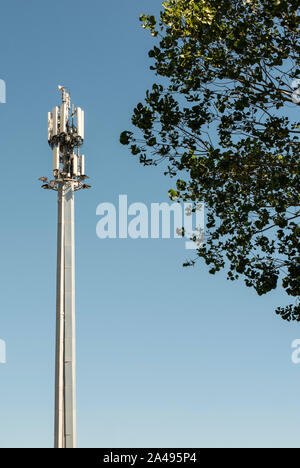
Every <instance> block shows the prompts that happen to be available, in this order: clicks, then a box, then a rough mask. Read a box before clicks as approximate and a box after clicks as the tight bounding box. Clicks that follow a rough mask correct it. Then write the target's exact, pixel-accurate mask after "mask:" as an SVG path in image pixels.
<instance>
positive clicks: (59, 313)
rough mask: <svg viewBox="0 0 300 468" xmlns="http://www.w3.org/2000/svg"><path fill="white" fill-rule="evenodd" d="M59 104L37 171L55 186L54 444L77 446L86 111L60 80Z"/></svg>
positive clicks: (49, 185)
mask: <svg viewBox="0 0 300 468" xmlns="http://www.w3.org/2000/svg"><path fill="white" fill-rule="evenodd" d="M58 89H59V90H60V91H61V92H62V104H61V106H60V107H54V108H53V111H52V112H48V143H49V145H50V146H51V148H52V150H53V176H54V179H53V180H50V181H48V178H46V177H41V178H40V180H41V181H42V182H44V184H43V185H42V188H43V189H46V190H55V191H57V192H58V230H57V293H56V356H55V422H54V447H55V448H75V447H76V354H75V242H74V193H75V192H76V191H77V190H80V189H85V188H90V186H89V185H87V184H85V183H84V180H85V179H86V178H87V176H86V174H85V163H84V155H80V146H81V145H82V144H83V140H84V113H83V111H82V109H80V108H79V107H78V108H77V109H75V108H74V106H72V107H71V99H70V95H69V93H68V92H67V91H66V90H65V88H64V87H63V86H59V87H58Z"/></svg>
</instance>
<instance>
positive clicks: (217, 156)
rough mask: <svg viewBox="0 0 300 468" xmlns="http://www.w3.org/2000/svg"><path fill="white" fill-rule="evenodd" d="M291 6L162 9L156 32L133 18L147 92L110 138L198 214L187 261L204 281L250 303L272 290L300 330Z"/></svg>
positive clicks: (180, 1)
mask: <svg viewBox="0 0 300 468" xmlns="http://www.w3.org/2000/svg"><path fill="white" fill-rule="evenodd" d="M299 5H300V2H299V1H296V0H289V1H286V0H246V1H242V0H232V1H230V0H211V1H208V0H167V1H165V2H164V3H163V4H162V6H163V9H162V11H161V14H160V18H159V20H157V19H156V18H155V17H154V16H151V15H142V16H141V21H142V23H143V27H144V28H146V29H149V30H150V32H151V34H152V35H153V36H154V38H155V39H154V40H155V41H156V44H155V45H154V47H153V49H152V50H150V52H149V57H151V59H152V60H153V62H152V66H151V69H152V70H153V71H154V72H155V75H156V77H157V80H156V81H157V82H156V83H154V84H153V86H152V89H150V90H148V91H147V92H146V97H145V99H144V101H143V102H140V103H139V104H137V106H136V108H135V109H134V112H133V116H132V124H133V126H134V127H135V130H134V131H124V132H123V133H122V134H121V137H120V141H121V143H122V144H124V145H129V146H130V149H131V153H132V154H133V155H134V156H138V157H139V160H140V162H141V163H142V164H144V165H145V166H148V165H158V164H159V163H161V162H165V163H166V164H165V165H164V166H163V167H165V169H164V171H165V174H167V175H169V176H170V177H175V178H176V179H175V184H174V186H173V188H172V189H171V190H170V191H169V195H170V197H171V198H172V199H173V200H174V199H177V200H178V201H180V200H183V201H192V202H193V203H194V204H195V207H196V205H197V204H198V203H204V205H205V209H206V219H207V222H206V227H205V240H204V244H203V245H202V246H201V247H200V248H199V250H197V258H198V257H200V258H202V259H204V261H205V262H206V264H207V265H209V268H210V270H209V271H210V273H212V274H215V273H216V272H217V271H220V270H221V269H225V270H226V272H227V275H228V279H230V280H236V279H238V278H239V277H243V278H244V280H245V283H246V285H247V286H249V287H253V288H254V289H255V290H256V292H257V293H258V294H259V295H262V294H266V293H268V292H269V291H271V290H273V289H275V288H276V287H277V285H278V282H279V281H280V282H281V283H282V285H283V288H284V289H285V291H286V292H287V294H288V295H289V296H292V299H291V304H290V305H289V306H285V307H282V306H280V305H279V306H278V308H277V310H276V312H277V313H278V314H280V315H281V316H282V318H283V319H285V320H289V321H290V320H296V321H300V305H299V302H297V300H298V299H299V295H300V247H299V244H300V243H299V235H300V227H299V225H298V224H299V223H298V222H299V217H300V202H299V186H300V184H299V153H300V146H299V136H300V123H299V117H298V116H299V109H300V107H299V106H300V90H299V88H300V68H299V62H300V59H299V57H300V43H299V23H300V19H299V10H298V8H299ZM297 119H298V121H297ZM195 261H196V258H195V259H192V260H190V261H189V262H187V264H191V265H193V264H194V263H195Z"/></svg>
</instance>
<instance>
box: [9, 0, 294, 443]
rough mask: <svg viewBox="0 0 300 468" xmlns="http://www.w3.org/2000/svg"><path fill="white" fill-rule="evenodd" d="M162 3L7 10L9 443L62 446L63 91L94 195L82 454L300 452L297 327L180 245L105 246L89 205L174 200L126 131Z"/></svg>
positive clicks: (84, 304) (79, 274) (82, 202)
mask: <svg viewBox="0 0 300 468" xmlns="http://www.w3.org/2000/svg"><path fill="white" fill-rule="evenodd" d="M160 4H161V2H160V1H158V0H152V1H151V4H150V2H146V1H145V0H131V1H130V2H124V1H121V0H116V1H115V2H113V4H112V3H109V2H96V1H92V0H87V1H86V2H79V1H77V0H73V1H70V0H65V1H63V2H61V1H58V0H53V1H52V2H41V1H37V0H34V1H32V0H29V1H27V2H21V1H20V0H19V1H10V2H8V1H7V0H5V1H3V2H2V6H1V20H2V21H1V30H0V39H1V40H0V57H1V64H0V65H1V66H0V79H3V80H5V82H6V85H7V103H6V104H0V123H1V131H0V135H1V138H0V154H1V173H2V177H1V189H0V191H1V198H0V200H1V207H2V216H1V244H0V250H1V270H0V274H1V315H0V339H2V340H5V342H6V346H7V363H6V364H0V447H51V446H52V445H53V406H54V343H55V274H56V209H57V205H56V196H55V194H54V193H53V192H47V191H42V190H41V189H40V184H39V182H38V180H37V179H38V178H39V177H40V176H42V175H46V176H48V175H50V170H51V164H52V156H51V151H50V149H49V147H48V145H47V128H46V127H47V112H48V110H50V109H51V108H52V107H53V106H54V105H56V104H58V103H59V99H60V96H59V94H58V91H57V85H58V84H63V85H65V86H67V87H69V89H70V90H71V95H72V99H73V102H74V103H75V105H78V106H81V107H83V108H84V110H85V113H86V135H85V136H86V140H85V145H84V152H85V154H86V167H87V173H88V174H89V175H90V177H91V178H90V181H91V185H92V186H93V188H92V190H90V191H83V192H79V193H78V194H77V195H76V249H77V250H76V268H77V271H76V299H77V407H78V418H77V419H78V446H79V447H174V448H176V447H187V448H188V447H276V446H280V447H300V441H299V428H298V421H299V414H300V400H299V389H300V364H299V365H295V364H293V363H292V361H291V352H292V350H291V342H292V341H293V340H294V339H296V338H300V330H299V326H298V325H297V324H288V323H285V322H284V321H282V319H281V318H279V317H277V316H276V315H275V314H274V308H275V307H276V306H277V305H284V304H288V303H289V299H288V298H286V297H285V296H284V294H283V292H282V291H281V290H277V291H274V292H272V293H271V294H269V295H268V296H265V297H260V298H259V297H258V296H256V294H255V293H254V291H252V290H250V289H248V288H246V287H245V286H244V283H243V282H242V281H241V282H239V283H231V282H230V283H229V282H227V281H226V279H225V275H224V274H223V273H220V274H218V275H217V276H210V275H209V274H208V271H207V268H206V267H204V266H203V265H202V264H200V263H199V264H197V266H196V267H195V268H194V269H183V268H182V266H181V265H182V263H183V261H185V260H186V258H187V256H188V255H187V251H186V250H185V249H184V241H181V240H174V239H173V240H166V239H164V240H159V239H157V240H151V239H149V240H147V239H145V240H144V239H143V240H131V239H119V240H118V239H111V240H100V239H98V238H97V236H96V224H97V221H98V218H97V216H96V207H97V205H98V204H99V203H101V202H112V203H116V202H117V199H118V195H119V194H127V195H128V201H129V203H132V202H135V201H138V202H143V203H145V204H147V205H148V206H149V205H150V203H152V202H162V201H168V197H167V192H168V190H169V189H170V188H171V187H172V182H171V181H170V180H168V179H167V178H166V177H164V176H163V174H162V171H160V170H159V169H157V168H156V169H155V168H143V167H142V166H141V165H140V164H139V163H138V160H137V159H135V158H134V157H132V156H131V155H130V154H129V152H128V150H127V148H124V147H122V146H121V145H120V144H119V134H120V132H121V131H122V130H125V129H127V128H128V127H129V125H130V115H131V111H132V109H133V107H134V106H135V105H136V103H137V102H139V101H140V100H142V99H143V97H144V94H145V90H146V89H147V88H148V87H149V86H151V85H152V83H153V81H154V76H153V74H152V72H151V71H150V70H149V63H150V62H149V59H148V56H147V51H148V50H149V49H150V48H151V45H152V43H153V38H152V37H151V36H150V35H149V33H147V32H145V31H144V30H143V29H142V28H141V26H140V23H139V21H138V17H139V15H140V14H141V13H144V12H151V13H154V14H155V13H157V12H158V10H159V8H160Z"/></svg>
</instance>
